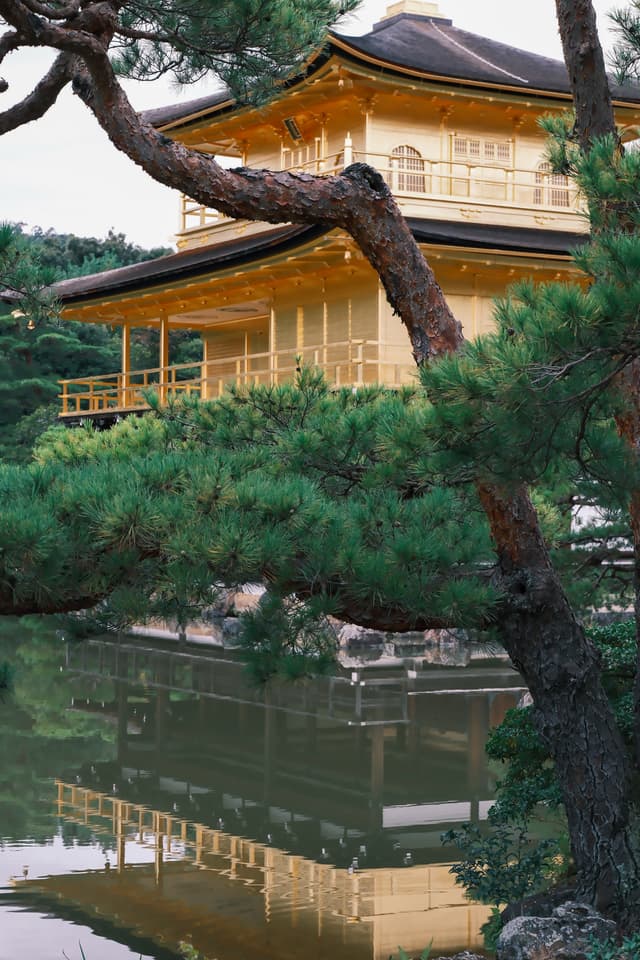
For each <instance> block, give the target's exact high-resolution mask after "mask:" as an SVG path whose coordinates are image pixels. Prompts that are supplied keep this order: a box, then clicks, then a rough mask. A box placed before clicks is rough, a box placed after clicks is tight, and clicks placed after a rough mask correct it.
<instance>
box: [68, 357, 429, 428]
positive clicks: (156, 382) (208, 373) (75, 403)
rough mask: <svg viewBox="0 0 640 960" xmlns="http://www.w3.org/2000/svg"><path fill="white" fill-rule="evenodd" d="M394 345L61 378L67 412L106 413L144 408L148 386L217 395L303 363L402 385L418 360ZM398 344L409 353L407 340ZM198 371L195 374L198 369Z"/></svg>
mask: <svg viewBox="0 0 640 960" xmlns="http://www.w3.org/2000/svg"><path fill="white" fill-rule="evenodd" d="M388 349H389V345H388V344H385V345H382V344H379V343H378V342H377V341H373V340H344V341H340V342H335V343H333V342H332V343H325V344H319V345H314V346H309V347H300V348H299V349H298V350H293V349H288V350H277V351H273V352H269V353H251V354H241V355H236V356H230V357H223V358H219V359H216V360H209V361H207V362H206V363H202V364H198V365H195V366H194V364H193V363H191V364H180V365H177V366H172V367H156V368H154V369H149V370H135V371H131V372H129V373H117V374H107V375H105V376H98V377H82V378H80V379H77V380H61V381H60V384H61V386H62V391H61V393H60V399H61V400H62V415H63V416H64V415H65V414H66V415H77V414H79V413H101V412H106V411H109V410H132V409H145V408H147V406H148V403H147V399H146V398H145V391H146V390H149V389H154V390H157V391H158V394H159V397H160V400H161V401H162V402H164V401H166V400H167V399H168V398H169V397H175V396H179V395H187V396H189V395H191V394H195V395H197V396H199V397H202V398H203V399H213V398H215V397H219V396H221V395H222V393H224V391H225V389H226V388H227V387H228V386H231V385H235V386H258V385H268V386H273V385H275V384H278V383H283V382H286V381H289V380H292V379H293V378H294V377H295V375H296V372H297V371H298V370H299V368H300V363H305V364H311V365H312V366H315V367H319V368H320V369H321V370H323V371H324V373H325V374H326V376H327V379H328V380H329V382H330V383H332V384H334V385H336V386H341V385H342V386H347V385H348V386H352V385H353V386H359V385H362V384H365V383H382V384H384V385H386V386H389V387H397V386H400V385H401V384H402V383H407V382H408V381H410V379H411V377H412V375H413V374H414V373H415V366H414V365H413V364H412V363H410V362H409V361H407V362H406V363H393V362H390V361H385V360H383V359H380V358H379V353H380V352H381V351H382V350H388ZM392 349H394V351H395V352H397V351H398V349H400V350H402V352H403V353H405V354H407V353H408V350H407V347H406V345H405V346H404V347H400V348H392ZM195 370H197V371H198V373H197V374H196V375H195V376H194V371H195Z"/></svg>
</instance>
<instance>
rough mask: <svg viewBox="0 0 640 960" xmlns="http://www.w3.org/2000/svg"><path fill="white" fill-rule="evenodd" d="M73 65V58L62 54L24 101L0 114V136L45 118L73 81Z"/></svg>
mask: <svg viewBox="0 0 640 960" xmlns="http://www.w3.org/2000/svg"><path fill="white" fill-rule="evenodd" d="M73 63H74V58H73V57H71V56H70V55H69V54H67V53H61V54H60V55H59V56H58V57H57V59H56V60H55V62H54V63H53V65H52V67H51V68H50V70H49V71H48V72H47V73H46V74H45V75H44V77H43V78H42V80H41V81H40V83H38V84H37V85H36V86H35V87H34V88H33V90H32V91H31V93H30V94H29V95H28V96H27V97H25V98H24V100H21V101H20V103H16V104H14V106H13V107H10V108H9V109H8V110H5V111H4V112H3V113H0V135H1V134H3V133H9V131H11V130H15V129H16V128H17V127H21V126H24V124H25V123H30V122H31V121H32V120H38V119H39V118H40V117H42V116H44V114H45V113H46V112H47V110H49V109H50V108H51V107H52V106H53V105H54V103H55V102H56V100H57V99H58V95H59V94H60V92H61V91H62V90H63V89H64V88H65V87H66V85H67V84H68V83H69V82H70V81H71V77H72V73H73Z"/></svg>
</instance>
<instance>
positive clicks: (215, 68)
mask: <svg viewBox="0 0 640 960" xmlns="http://www.w3.org/2000/svg"><path fill="white" fill-rule="evenodd" d="M358 2H359V0H144V2H142V0H128V2H127V3H124V4H122V6H121V10H120V25H121V27H122V32H121V34H120V36H119V37H118V40H117V43H116V44H115V46H114V47H112V50H114V51H115V52H114V54H113V60H114V64H115V67H116V70H117V71H118V73H119V74H120V75H121V76H124V77H129V78H133V79H137V80H152V79H155V78H157V77H159V76H162V75H164V74H166V73H171V74H173V76H174V77H175V79H176V80H177V81H178V83H192V82H194V81H196V80H199V79H201V78H202V77H205V76H208V75H211V74H213V75H215V76H217V77H218V78H220V79H221V80H222V81H223V82H224V83H225V84H226V85H227V86H228V87H229V88H230V89H231V91H232V93H233V95H234V96H236V97H238V98H239V99H241V100H249V99H251V100H253V101H259V100H262V99H264V98H265V97H268V96H269V95H271V94H272V93H273V92H274V90H275V89H276V88H277V86H278V85H280V84H281V83H282V82H283V81H285V80H286V79H287V78H289V77H290V76H291V74H292V73H297V72H298V71H299V70H300V69H302V65H303V63H304V61H305V59H306V58H307V57H309V56H310V55H311V54H313V53H315V52H316V51H317V50H318V48H319V47H321V46H322V43H323V42H324V40H325V37H326V32H327V28H328V27H331V26H332V25H334V24H335V23H336V21H337V20H339V18H340V17H341V16H342V15H343V14H345V13H347V12H349V11H350V10H353V9H355V7H356V6H357V5H358Z"/></svg>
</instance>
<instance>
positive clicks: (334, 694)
mask: <svg viewBox="0 0 640 960" xmlns="http://www.w3.org/2000/svg"><path fill="white" fill-rule="evenodd" d="M66 665H67V669H68V670H69V671H70V672H72V673H79V674H84V675H88V676H93V677H101V678H108V679H110V680H117V681H122V682H125V683H130V684H136V683H141V684H143V685H144V686H145V687H150V688H156V689H164V690H174V691H176V692H179V693H183V694H185V693H187V694H197V695H198V696H199V697H205V698H211V699H214V700H215V699H217V700H232V701H233V702H235V703H249V704H255V705H257V706H263V707H265V706H267V705H268V706H269V707H270V708H272V709H275V710H279V711H282V712H284V713H291V714H298V715H300V716H308V717H309V716H312V717H313V716H319V717H325V718H327V719H331V720H333V721H334V722H336V723H340V724H343V725H345V726H379V725H380V724H403V723H406V722H407V709H408V707H407V696H408V692H409V683H408V679H407V676H406V674H404V675H402V676H400V677H367V678H366V679H363V678H362V676H361V674H360V672H359V671H357V670H356V671H354V672H353V673H352V674H351V675H350V676H348V677H345V676H342V675H338V676H331V677H319V678H316V681H315V684H314V687H313V690H312V689H311V688H310V687H309V686H307V685H304V684H299V685H295V684H286V685H285V686H284V687H282V688H281V687H278V686H277V685H273V687H272V688H271V689H270V692H269V701H268V704H267V703H266V701H265V694H264V690H262V688H259V687H256V686H255V685H253V684H251V683H250V682H249V680H248V679H247V677H246V675H245V671H244V664H243V663H241V662H239V661H236V660H225V659H220V658H217V657H211V656H206V655H198V654H194V653H185V652H182V651H180V650H170V651H161V650H157V649H156V648H153V647H145V646H141V645H139V644H125V643H117V644H114V643H111V642H109V641H104V640H88V641H87V642H86V643H82V644H69V645H68V646H67V658H66Z"/></svg>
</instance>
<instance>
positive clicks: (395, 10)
mask: <svg viewBox="0 0 640 960" xmlns="http://www.w3.org/2000/svg"><path fill="white" fill-rule="evenodd" d="M405 17H408V18H410V19H411V20H437V21H438V22H440V23H442V24H445V25H446V26H448V27H450V26H452V25H453V20H449V19H448V18H447V17H445V16H443V15H442V14H441V13H440V9H439V7H438V4H437V3H431V2H429V0H396V2H395V3H391V4H389V6H388V7H387V9H386V12H385V14H384V16H383V17H381V18H380V20H378V22H377V23H374V25H373V28H372V30H371V32H372V33H377V32H378V30H384V29H385V28H386V27H388V26H389V24H390V23H393V22H395V21H396V20H399V19H401V18H405Z"/></svg>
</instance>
